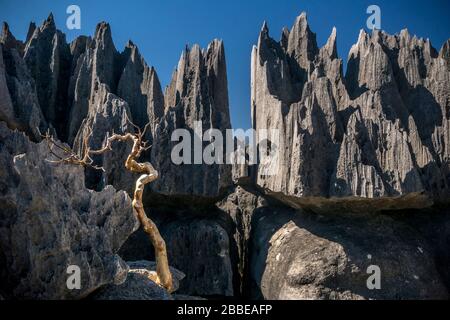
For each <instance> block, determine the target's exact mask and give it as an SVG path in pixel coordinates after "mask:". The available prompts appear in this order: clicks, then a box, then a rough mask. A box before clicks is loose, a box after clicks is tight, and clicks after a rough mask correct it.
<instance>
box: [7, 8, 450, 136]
mask: <svg viewBox="0 0 450 320" xmlns="http://www.w3.org/2000/svg"><path fill="white" fill-rule="evenodd" d="M70 4H76V5H78V6H80V8H81V30H68V29H67V28H66V19H67V16H68V15H67V14H66V8H67V7H68V6H69V5H70ZM371 4H376V5H378V6H380V8H381V28H382V29H383V30H385V31H387V32H389V33H397V32H399V31H400V30H401V29H403V28H406V27H407V28H408V29H409V31H410V32H411V33H413V34H416V35H418V36H421V37H424V38H430V39H431V42H432V44H433V45H434V47H436V48H437V49H438V50H439V49H440V47H441V46H442V44H443V42H444V41H445V40H447V39H448V38H450V19H449V17H448V15H449V13H450V1H449V0H427V1H403V0H402V1H394V0H390V1H375V0H371V1H365V0H362V1H351V0H342V1H326V0H320V1H319V0H278V1H268V0H259V1H256V0H247V1H245V0H240V1H239V0H221V1H217V0H209V1H208V0H191V1H187V0H185V1H183V0H165V1H163V0H150V1H132V0H128V1H99V0H96V1H94V0H90V1H84V0H72V1H65V0H54V1H47V0H39V1H22V2H20V4H19V2H18V1H17V0H15V1H8V0H0V21H7V22H8V23H9V25H10V28H11V30H12V32H13V33H14V34H15V36H16V37H17V38H19V39H24V38H25V35H26V32H27V28H28V24H29V22H30V21H35V22H36V23H37V24H40V23H41V22H42V21H43V20H44V19H45V18H46V17H47V16H48V14H49V12H50V11H51V12H53V14H54V16H55V20H56V24H57V26H58V28H59V29H60V30H62V31H63V32H64V33H66V36H67V39H68V40H69V41H71V40H73V39H74V38H75V37H76V36H78V35H80V34H86V35H92V34H93V33H94V30H95V26H96V24H97V23H98V22H99V21H102V20H104V21H107V22H109V23H110V25H111V28H112V33H113V39H114V42H115V45H116V48H117V49H118V50H122V49H123V47H124V45H125V43H126V41H127V40H128V39H131V40H133V42H134V43H136V44H137V45H138V47H139V49H140V51H141V53H142V54H143V56H144V57H145V59H146V61H147V63H148V64H149V65H153V66H154V67H155V68H156V70H157V72H158V75H159V78H160V80H161V84H162V85H163V87H164V86H165V85H166V84H168V82H169V80H170V76H171V74H172V71H173V69H174V67H175V66H176V64H177V63H178V59H179V57H180V54H181V51H182V49H183V48H184V46H185V45H186V44H190V45H192V44H194V43H198V44H200V45H201V46H202V47H205V46H207V44H208V43H209V42H210V41H211V40H212V39H214V38H219V39H223V40H224V44H225V51H226V58H227V67H228V87H229V96H230V109H231V118H232V125H233V127H234V128H248V127H250V53H251V48H252V45H254V44H256V41H257V38H258V33H259V30H260V27H261V25H262V23H263V21H264V20H266V21H267V22H268V25H269V29H270V34H271V36H272V37H273V38H275V39H277V40H278V39H279V36H280V33H281V29H282V27H283V26H288V27H289V28H290V27H291V26H292V24H293V22H294V20H295V17H296V16H297V15H299V14H300V13H301V12H302V11H306V12H307V14H308V21H309V23H310V27H311V29H312V31H313V32H315V33H316V34H317V41H318V44H319V46H322V45H323V44H324V43H325V42H326V40H327V38H328V36H329V35H330V33H331V29H332V28H333V26H336V28H337V41H338V52H339V56H340V57H341V58H343V60H344V61H346V59H347V54H348V51H349V49H350V47H351V45H352V44H353V43H355V42H356V40H357V37H358V33H359V30H360V29H362V28H366V20H367V18H368V14H366V9H367V7H368V6H369V5H371Z"/></svg>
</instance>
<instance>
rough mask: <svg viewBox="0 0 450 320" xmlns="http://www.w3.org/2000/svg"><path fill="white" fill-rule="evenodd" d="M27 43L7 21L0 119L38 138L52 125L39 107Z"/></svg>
mask: <svg viewBox="0 0 450 320" xmlns="http://www.w3.org/2000/svg"><path fill="white" fill-rule="evenodd" d="M22 51H23V45H22V44H21V42H19V41H17V40H16V39H15V38H14V36H13V35H12V34H11V32H10V30H9V27H8V25H7V24H5V25H4V27H3V33H2V36H1V39H0V120H2V121H4V122H6V123H7V124H8V127H10V128H11V129H19V130H21V131H24V132H26V133H27V135H28V136H29V137H30V138H31V139H33V140H34V141H38V140H40V133H39V132H40V131H41V132H45V130H46V129H47V128H48V126H47V122H46V121H45V118H44V115H43V113H42V111H41V108H40V106H39V100H38V98H37V93H36V86H35V82H34V79H33V78H32V77H31V75H30V72H29V70H28V67H27V65H26V64H25V62H24V61H23V59H22V56H21V52H22Z"/></svg>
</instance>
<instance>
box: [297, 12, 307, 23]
mask: <svg viewBox="0 0 450 320" xmlns="http://www.w3.org/2000/svg"><path fill="white" fill-rule="evenodd" d="M296 23H298V24H301V25H308V15H307V14H306V12H305V11H302V13H300V15H299V16H298V17H297V19H296Z"/></svg>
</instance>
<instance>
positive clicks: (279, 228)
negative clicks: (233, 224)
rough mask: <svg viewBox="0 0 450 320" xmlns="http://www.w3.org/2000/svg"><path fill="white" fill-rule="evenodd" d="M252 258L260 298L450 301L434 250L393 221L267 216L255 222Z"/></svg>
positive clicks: (285, 212)
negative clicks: (375, 283) (374, 278)
mask: <svg viewBox="0 0 450 320" xmlns="http://www.w3.org/2000/svg"><path fill="white" fill-rule="evenodd" d="M249 250H250V252H251V257H250V263H249V264H250V269H251V270H250V277H251V282H252V285H253V288H252V289H253V290H252V294H253V296H254V297H260V298H261V297H262V298H265V299H339V300H341V299H448V297H449V292H448V289H447V288H446V287H445V282H444V281H443V278H442V276H441V274H440V273H439V270H438V268H437V266H436V264H435V259H434V258H435V257H434V248H433V247H432V246H431V245H430V242H428V241H427V239H425V238H424V237H422V236H421V234H420V233H419V232H417V231H416V230H415V229H414V228H412V227H410V226H409V225H408V224H406V223H404V222H402V221H400V220H396V219H394V218H392V217H390V216H389V215H381V214H380V215H365V214H364V213H361V214H360V215H359V216H355V215H350V216H348V215H342V214H339V215H333V214H331V213H330V214H329V215H317V214H308V213H306V212H303V211H295V210H293V209H286V208H284V209H283V208H264V209H263V210H261V211H260V212H258V214H256V215H255V216H254V219H253V222H252V234H251V242H250V244H249ZM373 266H375V267H373ZM372 268H374V269H372ZM376 268H379V271H380V274H379V275H380V280H381V282H380V284H381V287H380V289H369V287H368V285H367V282H368V281H369V282H370V283H372V282H371V279H369V277H370V276H371V275H373V272H374V271H373V270H375V269H376Z"/></svg>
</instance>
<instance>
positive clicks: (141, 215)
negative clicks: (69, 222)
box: [42, 118, 173, 292]
mask: <svg viewBox="0 0 450 320" xmlns="http://www.w3.org/2000/svg"><path fill="white" fill-rule="evenodd" d="M127 121H128V122H129V123H130V124H131V125H132V126H133V127H134V128H136V132H137V133H134V134H132V133H127V134H124V135H119V134H114V133H113V134H112V136H111V137H108V136H107V139H106V142H105V144H104V146H103V147H102V148H101V149H99V150H91V149H90V147H89V145H88V142H89V139H90V137H91V135H92V128H88V129H87V130H88V131H87V134H86V135H85V136H84V139H83V146H82V155H78V154H76V153H75V152H73V150H72V149H70V148H69V147H66V146H64V145H62V144H60V143H58V142H57V141H56V140H55V139H54V138H53V136H52V135H51V134H50V133H49V132H47V133H46V134H45V135H42V137H43V138H44V139H45V140H46V141H47V144H48V148H49V150H50V153H51V154H52V155H53V157H55V159H54V160H47V161H49V162H51V163H55V164H74V165H80V166H83V167H91V168H94V169H97V170H103V171H104V169H103V167H101V166H97V165H95V164H94V161H93V160H92V156H94V155H101V154H103V153H106V152H109V151H112V147H111V144H112V142H114V141H121V142H126V141H132V142H133V148H132V149H131V152H130V154H129V155H128V157H127V160H126V161H125V168H127V169H128V170H130V171H131V172H135V173H140V174H141V176H140V177H139V178H138V179H137V181H136V186H135V189H134V196H133V202H132V205H133V209H134V213H135V214H136V216H137V218H138V219H139V221H140V223H141V224H142V227H143V229H144V231H145V233H147V235H148V236H149V238H150V241H151V242H152V244H153V247H154V248H155V260H156V275H154V274H152V276H151V278H152V279H151V280H153V281H154V282H155V283H157V284H158V285H160V286H162V287H164V288H165V289H167V291H169V292H172V291H173V282H172V274H171V272H170V269H169V263H168V259H167V250H166V243H165V241H164V239H163V238H162V237H161V234H160V233H159V230H158V228H157V226H156V225H155V223H154V222H153V221H152V220H151V219H149V218H148V217H147V215H146V214H145V210H144V205H143V204H142V194H143V192H144V187H145V185H146V184H148V183H150V182H152V181H154V180H156V179H157V178H158V171H156V170H155V168H153V166H152V164H151V163H150V162H144V163H141V162H137V159H138V158H139V157H140V156H141V153H142V152H143V151H145V150H148V149H149V148H150V147H151V146H149V145H147V141H144V136H145V133H146V131H147V129H148V127H149V123H148V124H147V125H146V126H145V127H144V129H143V130H141V129H140V128H139V127H138V126H136V125H135V124H133V123H132V122H131V121H130V120H129V119H128V118H127Z"/></svg>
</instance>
